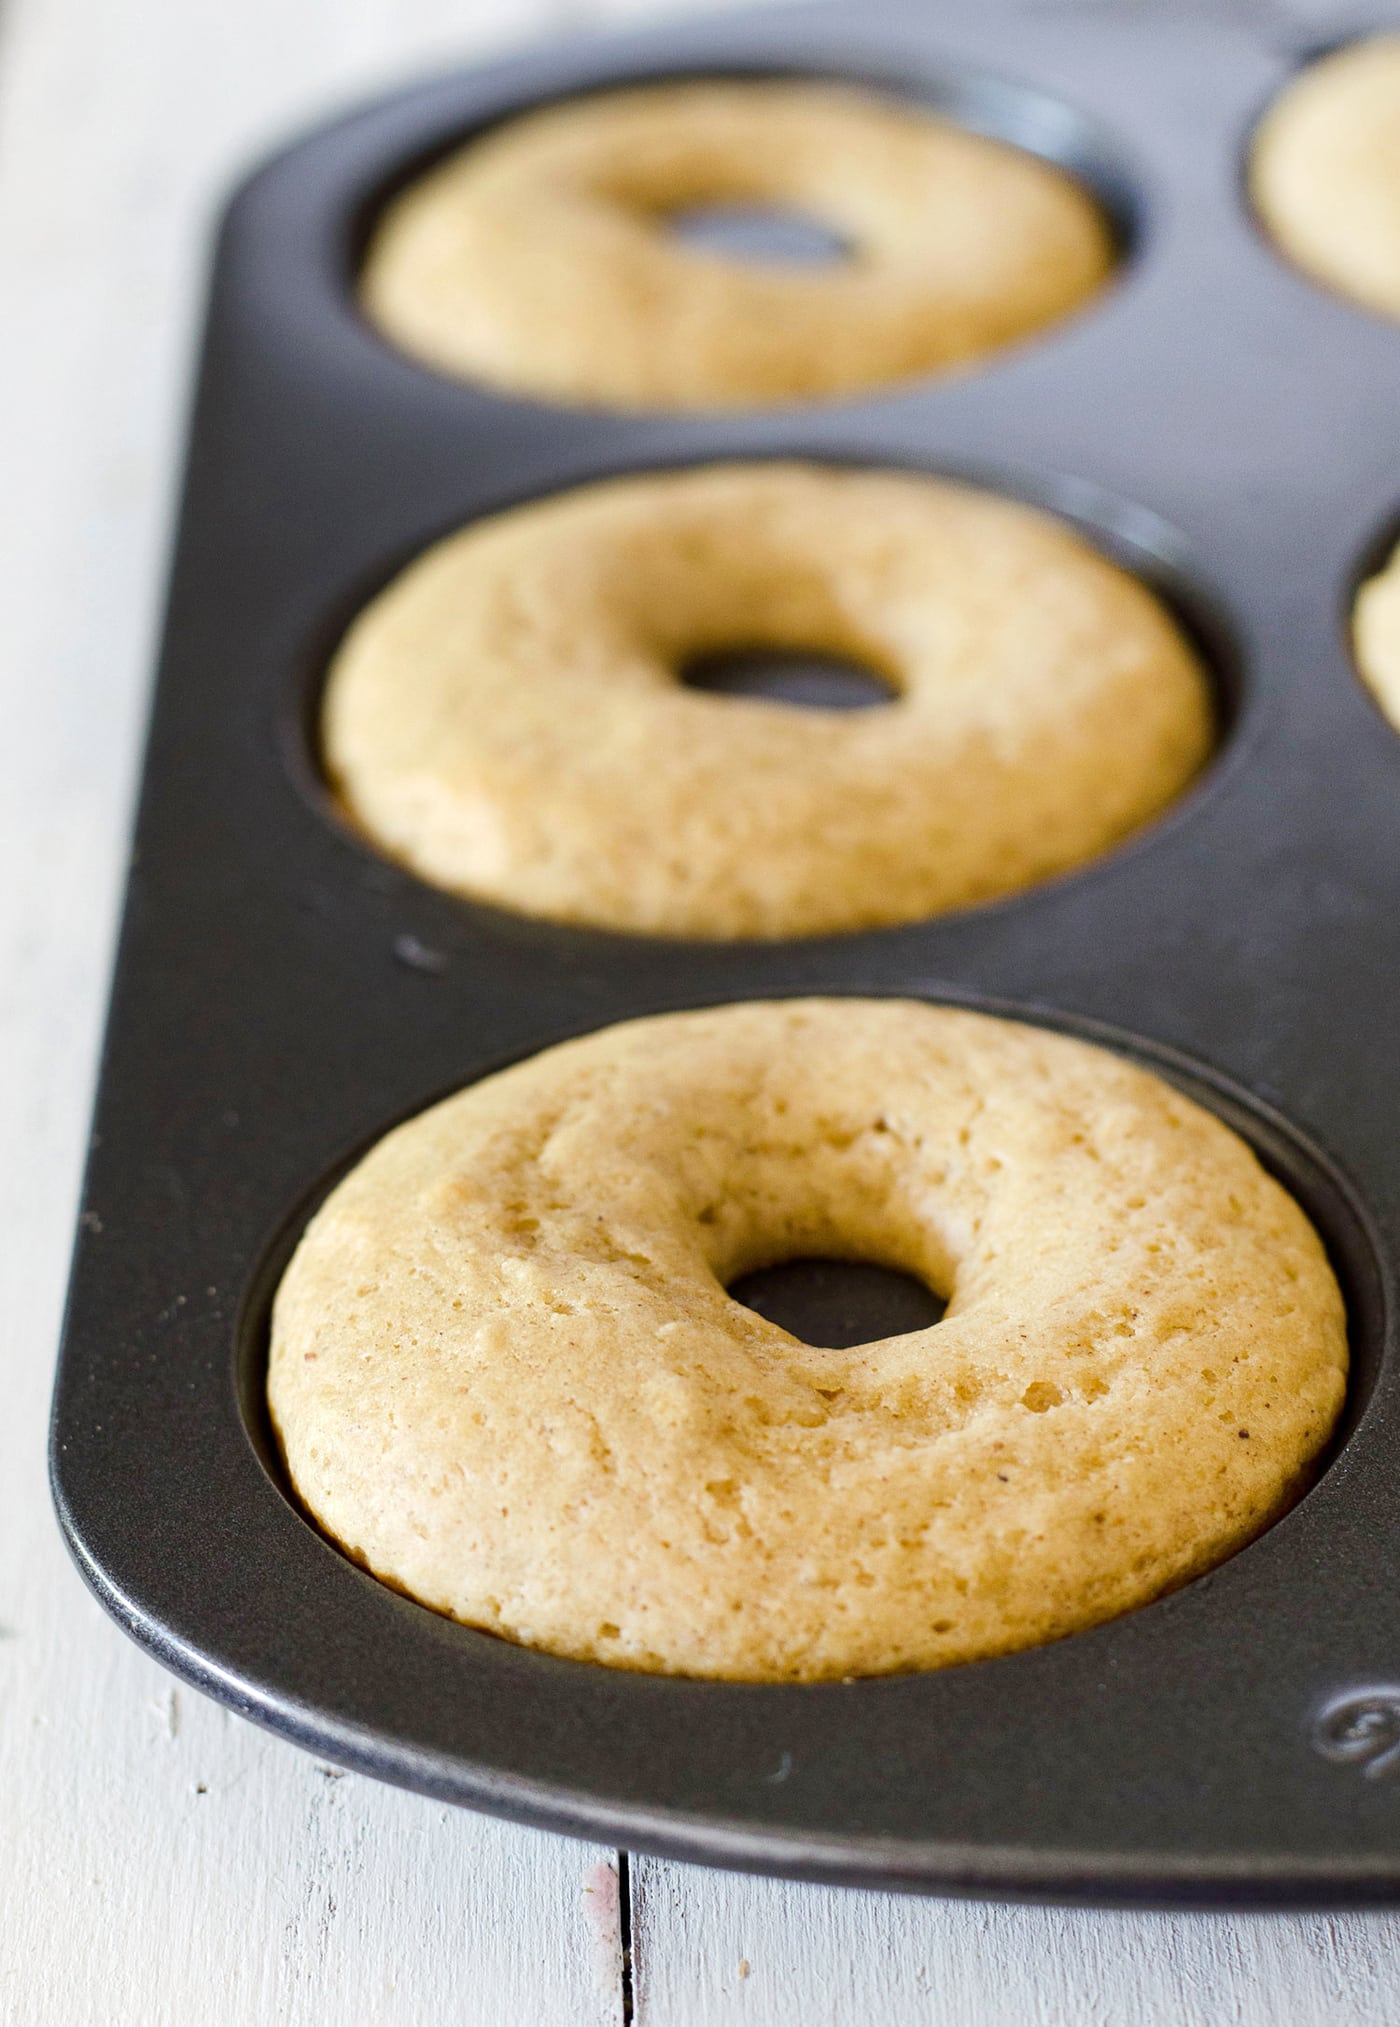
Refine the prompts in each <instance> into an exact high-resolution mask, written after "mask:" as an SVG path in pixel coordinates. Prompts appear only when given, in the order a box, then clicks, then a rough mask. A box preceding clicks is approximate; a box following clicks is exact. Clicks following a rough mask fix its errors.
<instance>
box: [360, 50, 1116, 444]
mask: <svg viewBox="0 0 1400 2027" xmlns="http://www.w3.org/2000/svg"><path fill="white" fill-rule="evenodd" d="M723 201H731V202H734V201H738V202H743V201H748V202H761V203H767V204H770V205H777V206H781V207H786V208H789V209H792V210H795V211H797V212H799V213H801V212H806V213H809V214H811V215H812V216H813V217H814V218H816V219H817V220H819V221H820V222H822V223H823V224H825V225H826V226H828V227H829V228H831V229H832V230H833V231H834V232H835V233H836V234H837V235H838V236H839V237H840V238H842V239H844V240H845V241H846V242H848V244H849V246H850V248H851V253H850V256H849V257H848V258H846V259H843V260H838V261H836V262H834V263H832V264H831V265H830V266H827V267H821V268H814V269H805V270H804V269H802V268H798V267H788V266H785V265H782V264H778V263H772V264H766V265H755V264H753V263H750V262H746V261H742V260H735V259H732V258H726V257H723V256H721V255H719V254H717V253H713V252H705V251H702V250H701V249H699V248H697V247H694V246H687V245H686V244H685V243H683V242H682V241H681V240H680V239H678V238H677V237H676V236H675V235H674V234H672V233H670V232H669V231H668V230H667V228H666V223H665V221H666V216H667V214H668V213H671V212H675V211H678V210H681V209H684V208H685V207H687V206H693V205H697V204H705V203H715V202H723ZM1112 264H1113V246H1112V240H1111V236H1110V233H1109V229H1108V226H1107V224H1106V223H1105V221H1104V218H1103V216H1102V214H1101V213H1100V211H1099V208H1098V206H1097V205H1096V204H1095V203H1094V201H1093V199H1092V198H1091V197H1089V196H1088V195H1087V193H1086V192H1085V191H1084V190H1082V189H1081V188H1080V187H1079V185H1078V184H1076V183H1075V182H1074V181H1073V179H1072V178H1070V177H1069V176H1067V175H1065V174H1064V173H1062V172H1061V171H1060V170H1058V169H1055V168H1053V167H1051V166H1050V165H1049V164H1047V163H1045V162H1042V161H1039V160H1038V159H1036V158H1035V157H1034V156H1031V155H1027V154H1023V153H1021V152H1020V151H1019V150H1017V149H1015V148H1010V147H1007V146H1005V145H1004V144H1002V143H1000V142H996V141H990V140H984V139H983V138H982V137H981V136H979V135H976V134H971V133H968V132H966V131H964V130H963V129H962V128H959V127H956V126H952V125H950V124H949V123H947V122H946V121H944V120H941V119H938V118H937V117H935V115H933V114H932V113H929V112H925V111H923V110H922V109H920V108H918V107H916V106H914V105H913V104H908V103H903V102H901V101H899V100H896V99H893V98H885V97H880V96H877V95H875V94H874V93H871V92H867V91H861V90H856V89H854V88H850V87H845V86H840V85H826V84H802V83H792V82H788V81H772V82H754V81H750V82H713V83H691V84H674V85H656V86H646V87H634V88H631V89H628V90H625V91H616V92H607V93H600V94H598V95H596V96H593V97H588V98H581V99H574V100H571V101H569V102H568V103H567V104H563V105H558V106H552V107H549V108H548V109H546V110H545V111H542V112H537V113H532V114H529V115H526V116H525V117H523V118H520V119H518V120H515V121H512V122H511V123H510V124H509V125H507V126H504V127H502V128H500V129H499V130H498V131H496V132H495V133H492V134H490V135H488V136H486V137H485V138H484V139H481V140H476V141H473V142H471V143H470V144H469V145H468V146H467V147H465V148H463V149H461V150H460V151H459V152H458V153H456V154H453V155H451V156H449V157H448V159H447V160H446V161H445V162H443V163H441V164H439V166H438V167H436V168H434V169H431V170H429V171H428V172H427V174H426V175H424V176H422V177H420V178H419V180H418V181H417V182H415V183H413V184H411V185H410V187H409V188H408V189H407V190H406V191H404V192H403V194H402V195H400V196H398V197H396V198H394V199H393V200H392V202H391V203H390V204H389V205H388V206H387V208H386V210H385V212H384V215H383V217H382V218H381V219H380V222H379V225H378V228H377V230H376V231H375V234H374V236H373V239H372V241H371V244H370V248H369V252H368V256H367V258H366V261H365V264H364V268H363V272H362V274H361V279H360V295H361V301H362V303H363V306H364V308H365V311H366V313H367V315H368V316H369V317H370V319H371V321H372V322H373V323H374V324H376V325H377V326H378V328H379V329H380V330H381V331H382V332H383V333H384V334H385V335H386V336H387V337H388V338H389V339H391V340H392V342H393V343H394V344H395V345H397V346H400V347H401V348H402V349H403V350H404V351H406V352H410V353H412V354H413V355H414V356H415V357H416V358H419V359H421V360H423V361H425V362H426V363H427V364H429V365H431V366H435V367H437V368H439V369H440V370H442V371H444V372H447V373H452V374H457V375H459V376H462V377H464V378H467V379H475V380H484V381H487V382H489V383H492V384H493V385H496V386H499V387H502V388H506V389H510V390H514V391H517V392H520V393H524V394H533V395H538V396H542V397H545V398H547V399H550V400H554V401H565V402H576V403H582V404H589V405H597V406H601V407H607V408H645V407H660V408H692V409H693V408H700V409H703V408H716V407H727V406H758V405H763V404H767V403H774V402H786V401H797V400H803V399H809V398H812V397H814V396H823V395H838V394H846V393H851V392H854V391H856V390H858V389H862V388H873V387H882V386H885V385H887V384H888V383H890V382H894V381H900V380H907V379H910V378H911V377H913V376H915V375H918V374H924V373H932V372H940V371H944V370H946V369H948V368H950V367H954V366H959V365H963V364H966V363H967V362H969V361H971V360H975V359H978V358H981V357H983V356H984V355H985V354H987V353H989V352H993V351H995V350H997V349H998V348H999V347H1001V346H1003V345H1006V344H1008V343H1010V342H1012V341H1013V340H1015V339H1017V338H1021V337H1024V336H1025V335H1027V334H1028V333H1029V332H1032V331H1035V330H1037V329H1039V328H1041V327H1042V326H1044V325H1046V324H1050V323H1054V322H1056V321H1057V320H1058V319H1060V318H1062V317H1064V316H1067V315H1068V314H1069V313H1070V312H1071V311H1072V310H1074V309H1076V308H1077V307H1078V306H1079V305H1080V304H1081V303H1083V302H1085V301H1086V300H1087V299H1088V298H1089V297H1090V296H1092V295H1093V294H1094V293H1095V292H1096V291H1097V290H1098V289H1100V288H1101V287H1102V286H1103V283H1104V281H1105V278H1106V276H1107V274H1108V272H1109V270H1110V268H1111V266H1112Z"/></svg>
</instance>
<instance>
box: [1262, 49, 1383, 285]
mask: <svg viewBox="0 0 1400 2027" xmlns="http://www.w3.org/2000/svg"><path fill="white" fill-rule="evenodd" d="M1250 180H1251V187H1252V190H1253V195H1254V202H1255V206H1256V208H1257V209H1258V212H1259V215H1260V216H1261V218H1262V219H1263V221H1264V223H1265V224H1266V225H1267V227H1268V228H1269V231H1270V232H1271V233H1272V235H1273V237H1274V238H1275V240H1277V242H1278V244H1279V245H1280V246H1281V247H1282V248H1283V251H1284V252H1285V253H1286V254H1287V255H1288V256H1289V257H1290V259H1292V260H1294V261H1296V262H1297V264H1298V266H1299V267H1301V268H1303V269H1305V270H1306V271H1307V273H1309V274H1310V275H1312V276H1313V277H1314V278H1315V279H1316V280H1317V281H1320V282H1322V283H1324V284H1325V285H1326V286H1327V287H1329V288H1332V289H1336V290H1337V291H1338V292H1339V293H1340V294H1342V295H1344V296H1350V297H1352V299H1353V300H1354V301H1356V302H1358V303H1362V304H1364V305H1365V306H1366V307H1367V308H1368V309H1372V310H1379V311H1381V312H1382V314H1383V315H1385V316H1388V317H1400V35H1379V36H1375V37H1373V38H1371V39H1370V40H1368V41H1365V42H1356V43H1352V44H1351V45H1350V46H1349V47H1347V48H1345V49H1341V50H1338V51H1337V52H1336V53H1335V54H1334V55H1331V56H1326V57H1323V58H1322V60H1321V61H1320V62H1319V63H1315V64H1313V65H1312V66H1311V67H1310V68H1309V69H1308V70H1305V71H1304V72H1303V73H1302V75H1301V76H1300V77H1298V78H1297V79H1296V80H1295V82H1294V83H1293V84H1291V85H1290V86H1289V87H1288V89H1287V90H1286V91H1285V92H1283V93H1282V94H1281V96H1280V97H1279V98H1278V99H1277V100H1275V102H1274V104H1273V106H1272V107H1271V108H1270V110H1269V112H1268V113H1267V115H1266V116H1265V118H1264V120H1263V121H1262V123H1261V125H1260V127H1259V131H1258V134H1257V135H1256V137H1255V143H1254V150H1253V160H1252V165H1251V174H1250Z"/></svg>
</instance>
